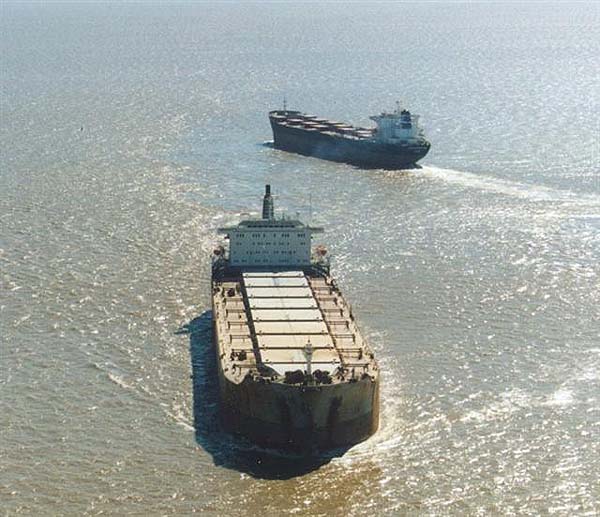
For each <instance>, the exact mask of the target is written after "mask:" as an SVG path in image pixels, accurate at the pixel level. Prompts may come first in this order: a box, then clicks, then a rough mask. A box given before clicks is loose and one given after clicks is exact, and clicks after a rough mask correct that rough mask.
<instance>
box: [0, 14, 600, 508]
mask: <svg viewBox="0 0 600 517" xmlns="http://www.w3.org/2000/svg"><path fill="white" fill-rule="evenodd" d="M0 44H1V58H0V59H1V65H2V73H1V74H0V85H1V90H0V99H1V103H2V104H1V108H2V110H1V124H0V138H1V148H2V154H1V169H0V192H1V195H0V222H1V234H0V265H1V274H0V290H1V294H0V323H1V329H2V331H1V335H0V340H1V341H0V347H1V348H0V512H1V513H2V514H7V515H14V514H20V513H22V514H28V515H40V514H50V515H59V514H66V515H86V514H89V515H96V514H100V513H105V514H127V515H142V514H143V515H147V514H149V515H154V514H170V513H178V514H189V513H192V512H204V513H206V514H211V515H252V514H262V515H277V516H279V515H290V514H298V515H405V514H410V515H448V514H450V515H464V514H466V515H488V514H503V515H538V514H542V515H597V514H598V513H600V482H599V479H600V451H599V446H598V443H600V440H599V439H598V438H599V431H600V310H599V309H598V307H600V279H599V275H600V181H599V177H600V165H599V162H600V125H599V122H598V121H599V119H600V80H599V75H598V70H600V58H599V57H598V56H600V9H599V8H598V5H597V4H595V3H587V4H586V3H572V4H569V3H532V4H525V5H517V4H513V3H507V4H502V3H494V4H488V5H485V4H444V3H431V4H424V5H417V4H393V3H377V4H357V3H348V4H342V3H331V4H330V3H325V4H317V3H308V4H287V3H266V4H249V3H240V4H235V3H223V4H217V3H215V4H209V3H199V4H188V3H177V4H170V5H169V6H161V5H157V4H154V3H152V4H137V3H136V4H126V5H119V4H97V5H92V4H50V5H43V4H42V5H38V4H16V3H2V4H0ZM284 94H285V95H286V96H287V99H288V103H289V104H290V105H291V106H292V107H296V108H299V109H302V110H305V111H309V112H312V113H316V114H319V115H323V116H329V117H332V118H335V119H339V120H345V121H350V122H355V123H361V124H366V123H368V115H369V114H373V113H376V112H378V111H381V110H382V109H385V108H390V107H392V106H393V102H394V101H395V100H396V99H397V98H400V99H402V100H403V101H404V103H405V104H406V105H407V106H408V107H409V108H411V109H413V111H416V112H418V113H420V114H421V115H422V117H423V123H424V125H425V128H426V132H427V135H428V137H429V138H430V140H431V142H432V150H431V152H430V154H429V156H427V157H426V159H424V160H423V164H422V165H423V167H422V168H421V169H416V170H410V171H378V170H370V171H364V170H360V169H357V168H354V167H351V166H347V165H343V164H334V163H329V162H325V161H320V160H316V159H310V158H305V157H300V156H296V155H293V154H287V153H285V152H281V151H277V150H274V149H273V148H272V147H270V146H269V145H264V144H265V142H266V141H269V140H270V138H271V134H270V129H269V126H268V121H267V117H266V112H267V111H268V110H269V109H272V108H274V107H278V106H279V105H280V103H281V99H282V97H283V95H284ZM266 182H270V183H271V184H272V185H273V189H274V191H275V193H276V194H277V198H276V203H277V206H278V207H280V208H283V207H286V208H287V209H288V211H289V212H290V213H292V214H294V213H295V212H296V211H298V212H300V214H301V217H302V218H304V219H305V220H308V219H311V220H312V221H313V222H314V223H318V224H322V225H324V226H325V227H326V229H327V233H326V234H325V235H324V236H323V239H324V240H325V242H326V243H327V244H328V246H329V248H330V250H331V253H332V254H333V256H334V272H335V275H336V276H337V277H338V279H339V281H340V283H341V285H342V286H343V289H344V291H345V293H346V296H347V298H348V299H349V301H351V302H352V304H353V306H354V309H355V312H356V314H357V315H358V318H359V320H360V323H361V326H362V328H363V329H364V331H365V334H366V335H367V336H368V337H369V339H370V341H371V343H372V345H373V347H374V348H375V350H376V352H377V355H378V358H379V360H380V364H381V367H382V370H383V385H382V422H381V424H382V425H381V429H380V431H379V432H378V433H377V434H376V435H375V436H374V437H373V438H371V439H370V440H368V441H367V442H365V443H363V444H361V445H359V446H357V447H355V448H353V449H351V450H350V451H348V452H346V453H345V454H344V455H343V456H338V457H334V458H321V459H320V460H319V461H317V462H316V463H315V464H312V463H310V462H307V460H304V459H301V458H295V459H290V458H285V457H278V456H273V455H270V454H268V453H267V452H265V451H261V450H257V449H254V448H252V447H250V446H248V445H247V444H244V443H241V442H237V441H235V440H232V439H230V438H229V437H227V436H223V435H222V433H220V431H219V428H218V425H217V423H216V420H215V415H216V411H217V404H216V403H217V400H216V396H215V391H214V381H215V379H214V360H213V358H212V353H211V352H212V351H211V349H210V346H209V343H210V313H207V311H208V309H209V306H210V300H209V268H208V264H209V253H210V250H211V249H212V246H213V243H214V242H215V230H216V228H218V227H219V226H221V225H224V224H229V223H234V222H235V221H237V220H238V219H239V217H240V215H241V214H242V213H244V212H254V213H256V211H257V209H258V207H259V202H260V197H261V194H262V189H263V185H264V183H266ZM192 374H193V376H194V379H192V378H191V376H192Z"/></svg>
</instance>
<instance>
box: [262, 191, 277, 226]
mask: <svg viewBox="0 0 600 517" xmlns="http://www.w3.org/2000/svg"><path fill="white" fill-rule="evenodd" d="M262 218H263V219H275V215H274V208H273V198H272V197H271V185H265V197H264V198H263V213H262Z"/></svg>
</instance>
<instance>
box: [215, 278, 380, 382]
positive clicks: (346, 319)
mask: <svg viewBox="0 0 600 517" xmlns="http://www.w3.org/2000/svg"><path fill="white" fill-rule="evenodd" d="M213 307H214V311H215V313H214V319H215V332H216V341H217V346H218V351H219V361H220V363H221V364H220V366H221V369H222V371H223V374H224V375H225V376H226V377H227V378H228V379H229V380H230V381H231V382H234V383H236V384H237V383H240V382H242V381H243V380H244V379H245V378H246V377H247V376H250V377H251V378H253V379H255V380H257V381H258V380H260V381H261V382H264V381H265V380H266V381H268V382H280V383H285V382H286V379H287V382H288V383H289V382H290V378H289V377H288V372H298V371H299V372H303V373H304V374H305V375H306V373H307V370H308V371H309V372H310V371H312V372H317V370H318V371H319V372H321V373H319V374H318V375H324V377H320V379H321V380H322V381H323V379H327V380H325V381H323V382H326V383H332V384H337V383H343V382H353V381H355V380H357V379H360V378H362V377H364V376H365V375H367V376H369V377H371V378H372V379H373V380H375V379H376V377H377V375H378V370H377V365H376V363H375V360H374V357H373V354H372V352H371V351H370V349H369V347H368V346H367V344H366V343H365V341H364V340H363V338H362V336H361V334H360V331H359V329H358V327H357V325H356V322H355V321H354V316H353V315H352V311H351V309H350V307H349V306H348V305H347V304H346V302H345V300H344V298H343V296H342V295H341V293H340V292H339V289H338V288H337V286H336V285H335V282H334V281H333V280H331V278H329V277H320V276H311V275H307V274H305V273H304V272H302V271H286V272H281V271H280V272H273V271H271V272H269V271H263V272H243V273H241V274H240V275H239V276H238V277H236V278H233V279H223V280H219V281H215V282H214V283H213ZM307 346H308V347H309V348H310V354H311V358H310V362H309V361H308V358H307ZM324 372H327V373H326V374H324Z"/></svg>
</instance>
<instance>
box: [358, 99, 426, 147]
mask: <svg viewBox="0 0 600 517" xmlns="http://www.w3.org/2000/svg"><path fill="white" fill-rule="evenodd" d="M369 118H370V119H371V120H373V121H374V122H375V123H376V124H377V131H376V132H375V135H374V138H375V140H377V141H379V142H382V143H386V144H398V143H400V144H401V143H406V144H409V143H414V142H416V141H419V140H421V139H423V132H422V130H421V128H420V127H419V115H412V114H411V113H410V111H408V110H405V109H401V108H400V104H399V103H397V105H396V110H395V111H394V112H393V113H385V112H383V113H381V114H380V115H373V116H372V117H369Z"/></svg>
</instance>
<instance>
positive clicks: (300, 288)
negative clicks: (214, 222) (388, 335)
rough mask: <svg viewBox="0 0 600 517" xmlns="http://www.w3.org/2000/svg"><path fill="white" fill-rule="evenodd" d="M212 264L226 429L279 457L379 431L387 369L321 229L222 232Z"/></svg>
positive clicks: (272, 222) (269, 226) (257, 223)
mask: <svg viewBox="0 0 600 517" xmlns="http://www.w3.org/2000/svg"><path fill="white" fill-rule="evenodd" d="M219 231H220V232H221V233H223V234H225V235H226V238H228V240H229V246H228V248H229V249H228V250H227V249H225V247H223V246H220V247H218V248H217V249H216V250H215V254H214V257H213V264H212V303H213V323H214V334H213V335H214V341H215V349H216V354H217V364H218V376H219V389H220V402H221V408H220V414H221V420H222V422H223V424H224V426H225V428H226V429H227V430H229V431H230V432H233V433H237V434H241V435H244V436H246V437H247V438H249V439H250V440H252V441H253V442H255V443H257V444H259V445H263V446H267V447H274V448H279V449H292V450H294V449H295V450H302V451H319V450H321V451H322V450H327V449H331V448H337V447H344V446H350V445H352V444H355V443H357V442H360V441H362V440H364V439H366V438H367V437H369V436H370V435H371V434H373V433H374V432H375V431H376V430H377V427H378V425H379V371H378V367H377V363H376V361H375V358H374V355H373V352H372V351H371V349H370V348H369V346H368V345H367V343H366V342H365V340H364V339H363V337H362V336H361V333H360V331H359V329H358V327H357V325H356V322H355V320H354V316H353V314H352V309H351V308H350V306H349V305H348V304H347V302H346V301H345V300H344V298H343V296H342V294H341V293H340V290H339V288H338V286H337V285H336V283H335V281H334V280H333V279H332V278H331V276H330V275H329V259H328V256H327V252H326V250H325V248H323V247H322V246H318V247H316V248H315V250H314V251H313V250H312V249H311V239H312V235H313V234H315V233H319V232H322V231H323V229H322V228H316V227H313V226H308V225H305V224H303V223H302V222H300V221H298V220H294V219H288V218H285V217H280V218H276V217H275V216H274V210H273V198H272V197H271V192H270V187H269V185H267V187H266V194H265V196H264V200H263V212H262V218H260V219H259V218H257V219H248V220H244V221H241V222H240V223H239V224H238V225H237V226H232V227H228V228H221V229H220V230H219Z"/></svg>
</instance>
